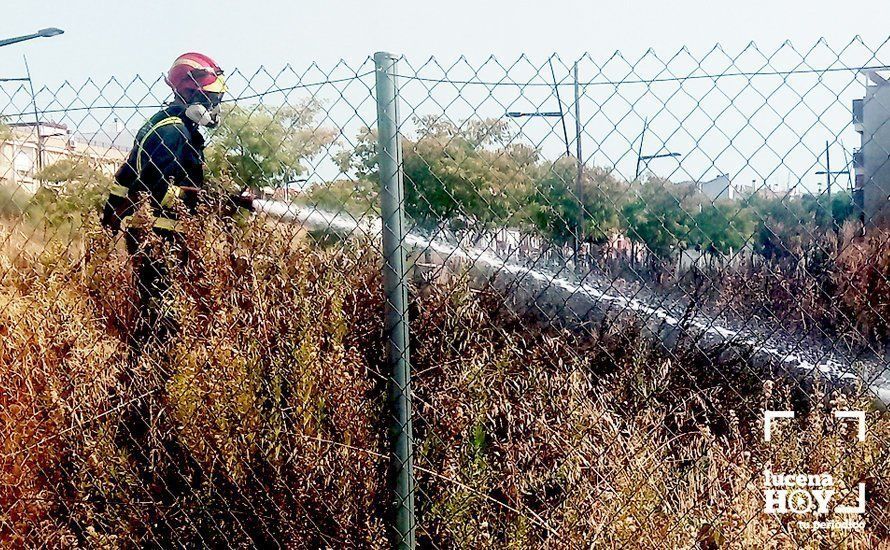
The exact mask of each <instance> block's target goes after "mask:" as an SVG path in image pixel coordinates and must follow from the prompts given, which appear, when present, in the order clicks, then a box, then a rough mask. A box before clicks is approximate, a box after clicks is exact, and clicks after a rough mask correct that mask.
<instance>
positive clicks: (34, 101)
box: [22, 55, 43, 184]
mask: <svg viewBox="0 0 890 550" xmlns="http://www.w3.org/2000/svg"><path fill="white" fill-rule="evenodd" d="M22 59H24V61H25V75H26V76H27V78H28V86H29V87H30V89H31V105H32V106H33V107H34V131H35V132H37V155H36V157H37V158H36V159H35V160H36V161H37V173H40V172H42V171H43V135H42V134H41V133H40V115H39V114H38V113H37V95H36V94H35V93H34V81H33V80H31V69H30V68H29V67H28V58H27V57H26V56H24V55H23V56H22ZM42 183H43V182H41V184H42Z"/></svg>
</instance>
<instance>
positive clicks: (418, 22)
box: [0, 0, 890, 84]
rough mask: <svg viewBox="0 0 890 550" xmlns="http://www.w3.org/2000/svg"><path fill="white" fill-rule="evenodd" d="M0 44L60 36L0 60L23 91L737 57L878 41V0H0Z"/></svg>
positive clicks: (884, 20) (10, 51)
mask: <svg viewBox="0 0 890 550" xmlns="http://www.w3.org/2000/svg"><path fill="white" fill-rule="evenodd" d="M4 4H5V5H4V7H3V18H2V22H0V35H6V36H13V35H18V34H26V33H28V32H32V31H33V30H36V29H38V28H41V27H49V26H55V27H60V28H62V29H64V30H65V31H66V34H65V35H63V36H59V37H55V38H51V39H44V40H39V41H32V42H28V43H25V44H21V45H15V46H8V47H5V48H2V49H0V74H3V75H7V76H8V75H16V74H18V73H20V72H21V68H22V62H21V56H22V54H23V53H27V55H28V57H29V61H30V63H31V70H32V72H33V74H34V77H35V80H38V79H39V80H41V81H42V82H46V83H50V84H51V83H53V82H57V81H59V80H63V79H69V80H82V79H84V78H85V77H86V76H93V77H108V76H111V75H116V76H126V75H132V74H135V73H140V74H158V73H160V72H161V71H163V70H165V69H166V68H167V66H168V65H169V63H170V61H171V60H172V59H173V58H175V57H176V56H177V55H178V54H179V53H181V52H183V51H186V50H199V51H202V52H206V53H208V54H210V55H211V56H213V57H215V58H216V59H217V60H218V61H219V62H220V63H221V64H223V65H224V66H225V67H227V68H232V67H240V68H241V69H243V70H249V69H252V68H255V67H256V66H258V65H261V64H266V65H272V66H280V65H283V64H284V63H293V64H295V65H297V66H305V65H308V64H309V63H310V62H312V61H318V62H320V63H330V62H332V61H336V60H337V59H340V58H346V59H347V60H358V59H361V58H364V57H365V56H367V55H368V54H370V53H372V52H374V51H375V50H380V49H389V50H391V51H393V52H398V53H405V54H407V55H409V56H410V57H412V58H415V59H416V58H421V57H425V56H429V55H436V56H439V57H442V58H450V57H455V56H457V55H460V54H465V55H467V56H470V57H471V58H484V57H486V56H487V55H488V54H491V53H494V54H497V55H498V56H505V57H507V58H510V57H514V56H516V55H518V54H519V53H522V52H525V53H528V54H530V55H533V56H545V55H546V54H549V53H551V52H558V53H559V54H560V55H561V56H563V57H564V58H566V57H573V56H576V55H577V54H578V53H579V52H583V51H588V52H591V54H593V55H594V56H595V57H604V56H606V55H608V54H610V53H611V52H613V51H615V50H622V51H623V52H626V53H628V54H634V53H638V52H641V51H643V50H645V49H646V48H648V47H653V48H655V49H656V50H658V51H659V52H672V51H674V50H676V49H677V48H679V47H681V46H683V45H686V46H689V47H690V48H693V49H704V48H707V47H710V46H712V45H713V44H714V43H716V42H721V43H722V44H724V45H725V46H727V47H729V48H738V47H741V46H742V45H744V44H746V43H747V42H748V41H751V40H755V41H757V42H758V43H759V44H761V45H762V46H764V47H767V48H769V47H774V46H775V45H777V44H778V43H779V42H781V41H782V40H785V39H791V40H793V41H794V42H795V43H796V44H797V45H799V46H806V45H809V44H810V43H812V42H813V41H815V40H816V39H817V38H819V37H820V36H824V37H826V38H829V39H830V40H831V41H832V42H834V43H837V42H845V41H848V40H849V39H850V38H851V37H852V36H853V35H855V34H860V35H862V36H863V37H864V38H865V39H866V40H867V41H869V42H871V41H877V40H883V39H884V38H885V37H887V36H888V35H890V2H887V1H886V0H858V1H856V2H851V3H846V2H839V1H837V0H832V1H828V0H771V1H764V0H745V1H738V0H735V1H731V2H729V1H725V0H710V1H690V0H673V1H670V2H665V1H664V0H644V1H631V2H619V1H612V2H604V1H598V2H597V1H591V0H588V1H580V0H576V1H567V0H549V1H546V2H531V1H523V0H497V1H492V0H473V1H468V0H447V1H444V0H443V1H438V2H430V1H423V0H414V1H409V0H387V1H378V2H374V1H368V0H348V1H335V0H328V1H316V2H305V1H302V2H301V1H287V0H272V1H253V2H245V1H243V0H214V1H210V0H205V1H196V0H188V1H185V0H181V1H169V0H155V1H145V2H134V1H121V0H115V1H110V0H90V1H86V0H56V1H38V0H25V1H21V0H20V1H16V2H12V1H10V2H5V3H4Z"/></svg>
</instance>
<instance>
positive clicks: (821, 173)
mask: <svg viewBox="0 0 890 550" xmlns="http://www.w3.org/2000/svg"><path fill="white" fill-rule="evenodd" d="M829 145H830V144H829V143H828V142H827V141H826V142H825V170H819V171H818V172H816V175H817V176H825V191H826V192H827V193H828V217H829V219H830V220H831V228H832V229H834V232H835V233H838V232H839V231H840V227H838V226H837V224H836V223H835V220H834V208H832V205H831V180H832V179H833V178H832V176H839V175H842V174H848V175H849V173H850V170H849V168H847V169H845V170H832V169H831V154H830V153H829Z"/></svg>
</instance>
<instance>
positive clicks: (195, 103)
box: [185, 91, 222, 128]
mask: <svg viewBox="0 0 890 550" xmlns="http://www.w3.org/2000/svg"><path fill="white" fill-rule="evenodd" d="M221 103H222V94H219V93H214V92H204V91H198V92H196V93H195V95H194V96H193V97H192V99H191V101H189V106H188V107H186V108H185V116H186V117H188V119H189V120H191V121H192V122H194V123H195V124H198V125H199V126H205V127H207V128H214V127H216V126H218V125H219V115H220V104H221Z"/></svg>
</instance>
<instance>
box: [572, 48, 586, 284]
mask: <svg viewBox="0 0 890 550" xmlns="http://www.w3.org/2000/svg"><path fill="white" fill-rule="evenodd" d="M572 72H573V74H574V80H575V157H576V158H575V163H576V164H577V165H578V173H577V175H576V176H575V194H576V196H577V197H578V230H577V231H576V232H575V269H576V270H578V272H579V273H580V268H579V266H578V256H579V251H580V247H581V244H582V243H584V239H585V235H584V186H583V184H582V181H581V180H582V175H583V171H584V161H583V160H582V158H583V157H582V156H581V154H582V153H581V86H580V85H579V84H578V62H577V61H575V66H574V69H573V71H572Z"/></svg>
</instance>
